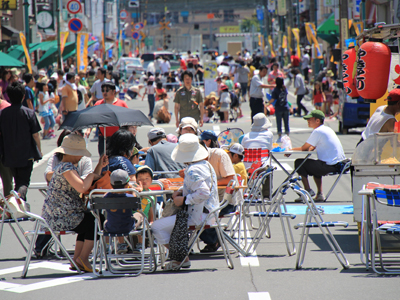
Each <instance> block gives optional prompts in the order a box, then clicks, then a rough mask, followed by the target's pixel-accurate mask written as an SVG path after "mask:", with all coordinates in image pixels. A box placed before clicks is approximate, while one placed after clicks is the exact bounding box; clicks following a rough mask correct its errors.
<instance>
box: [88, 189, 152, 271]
mask: <svg viewBox="0 0 400 300" xmlns="http://www.w3.org/2000/svg"><path fill="white" fill-rule="evenodd" d="M108 192H113V193H115V192H125V193H126V192H128V193H129V192H134V193H135V194H137V195H139V194H140V193H138V192H137V191H136V190H134V189H118V190H115V189H113V190H104V189H101V190H93V191H91V193H90V194H89V207H90V209H91V212H92V214H93V216H94V217H95V235H94V244H95V247H94V252H93V273H94V274H95V275H96V276H98V277H100V276H102V277H105V276H121V275H132V276H139V275H140V274H141V273H142V272H143V271H145V270H146V271H147V272H150V273H151V272H154V271H155V270H156V268H157V263H156V257H155V252H154V241H153V235H152V233H151V230H150V225H149V222H148V220H147V218H146V216H145V215H144V214H143V213H141V212H140V209H141V198H140V197H110V198H104V197H103V196H104V194H105V193H108ZM99 193H102V195H101V194H99ZM105 209H133V210H138V211H139V212H140V213H141V214H142V215H143V220H144V221H143V223H142V227H141V228H140V229H138V230H131V231H130V232H124V233H118V234H113V233H109V232H107V231H105V230H103V224H102V222H101V219H100V213H101V211H102V210H105ZM97 235H99V237H100V240H99V241H98V238H97ZM138 235H141V236H142V251H141V254H116V253H112V254H109V253H108V250H109V249H108V247H107V246H106V238H107V237H108V238H110V244H111V243H112V242H111V240H115V239H116V238H117V237H124V239H125V241H126V242H127V243H128V244H129V246H130V247H131V249H133V245H132V243H131V242H130V241H129V239H128V237H131V236H138ZM146 238H147V239H148V240H149V245H150V246H149V248H150V254H146V253H145V249H146V247H145V244H146V243H145V242H146ZM98 242H99V246H98V247H97V246H96V245H97V243H98ZM115 248H116V247H115ZM97 256H99V259H98V262H97V259H96V258H97ZM103 262H104V264H105V270H106V271H109V273H108V272H107V273H106V272H104V271H103ZM96 267H98V270H96Z"/></svg>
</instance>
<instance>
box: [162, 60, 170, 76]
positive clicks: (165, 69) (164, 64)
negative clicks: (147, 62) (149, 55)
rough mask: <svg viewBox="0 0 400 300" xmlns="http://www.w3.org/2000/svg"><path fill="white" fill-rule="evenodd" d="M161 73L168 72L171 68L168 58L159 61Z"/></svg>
mask: <svg viewBox="0 0 400 300" xmlns="http://www.w3.org/2000/svg"><path fill="white" fill-rule="evenodd" d="M160 69H161V74H165V73H169V71H170V69H171V64H170V63H169V61H168V58H166V57H165V58H164V60H163V61H162V62H161V63H160Z"/></svg>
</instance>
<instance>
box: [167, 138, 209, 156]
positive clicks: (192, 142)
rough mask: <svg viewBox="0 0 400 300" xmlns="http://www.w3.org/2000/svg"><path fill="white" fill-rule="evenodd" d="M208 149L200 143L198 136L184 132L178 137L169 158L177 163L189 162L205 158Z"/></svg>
mask: <svg viewBox="0 0 400 300" xmlns="http://www.w3.org/2000/svg"><path fill="white" fill-rule="evenodd" d="M207 157H208V151H207V149H206V148H204V147H203V146H201V145H200V143H199V138H198V137H197V136H196V135H194V134H189V133H187V134H184V135H182V136H181V137H180V138H179V144H178V146H176V147H175V149H174V150H173V151H172V154H171V158H172V159H173V160H174V161H176V162H178V163H191V162H196V161H200V160H203V159H206V158H207Z"/></svg>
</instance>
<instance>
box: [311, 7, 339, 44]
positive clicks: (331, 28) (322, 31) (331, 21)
mask: <svg viewBox="0 0 400 300" xmlns="http://www.w3.org/2000/svg"><path fill="white" fill-rule="evenodd" d="M339 34H340V32H339V25H336V24H335V14H331V15H330V16H329V17H328V19H326V20H325V22H323V23H322V24H321V25H319V26H318V28H317V36H318V37H319V38H320V39H323V40H324V41H327V42H328V43H329V44H331V45H334V44H337V43H338V42H339V38H338V37H339Z"/></svg>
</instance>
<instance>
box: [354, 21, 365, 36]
mask: <svg viewBox="0 0 400 300" xmlns="http://www.w3.org/2000/svg"><path fill="white" fill-rule="evenodd" d="M353 26H354V30H355V31H356V34H357V35H360V33H361V32H363V31H364V24H363V22H354V23H353Z"/></svg>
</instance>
